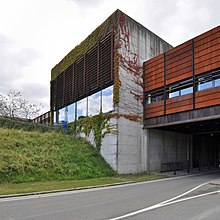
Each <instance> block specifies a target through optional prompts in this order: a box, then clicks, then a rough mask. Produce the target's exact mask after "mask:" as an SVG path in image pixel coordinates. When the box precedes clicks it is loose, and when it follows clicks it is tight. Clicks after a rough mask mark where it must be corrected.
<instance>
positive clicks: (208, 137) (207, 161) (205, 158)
mask: <svg viewBox="0 0 220 220" xmlns="http://www.w3.org/2000/svg"><path fill="white" fill-rule="evenodd" d="M192 146H193V149H192V167H193V168H199V169H202V168H208V169H209V168H211V167H216V168H218V167H219V152H220V150H219V149H220V135H219V134H218V133H204V134H195V135H193V145H192Z"/></svg>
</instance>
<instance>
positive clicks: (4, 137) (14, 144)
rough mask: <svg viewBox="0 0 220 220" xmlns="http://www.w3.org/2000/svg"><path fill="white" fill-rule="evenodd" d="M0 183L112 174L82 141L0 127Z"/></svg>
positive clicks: (95, 152)
mask: <svg viewBox="0 0 220 220" xmlns="http://www.w3.org/2000/svg"><path fill="white" fill-rule="evenodd" d="M0 158H1V160H0V182H16V183H19V182H30V181H46V180H74V179H88V178H94V177H104V176H112V175H114V174H115V172H114V171H113V170H112V169H111V168H110V167H109V165H107V164H106V162H105V161H104V160H103V158H102V157H101V156H100V155H99V154H98V152H97V151H96V150H95V149H94V148H93V147H92V146H91V145H90V144H88V143H87V142H86V141H85V140H84V139H82V138H73V137H70V136H67V135H64V134H61V133H55V132H50V133H48V132H45V133H42V132H36V131H34V132H33V131H32V132H27V131H23V130H16V129H6V128H0Z"/></svg>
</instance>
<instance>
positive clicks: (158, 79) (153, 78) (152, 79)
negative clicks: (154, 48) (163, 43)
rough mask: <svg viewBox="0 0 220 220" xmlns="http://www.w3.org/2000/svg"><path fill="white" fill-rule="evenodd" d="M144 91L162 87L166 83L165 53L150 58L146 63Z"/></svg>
mask: <svg viewBox="0 0 220 220" xmlns="http://www.w3.org/2000/svg"><path fill="white" fill-rule="evenodd" d="M144 69H145V74H144V91H145V92H147V91H150V90H153V89H156V88H160V87H162V86H163V85H164V55H163V54H161V55H159V56H158V57H156V58H154V59H151V60H149V62H146V63H145V65H144Z"/></svg>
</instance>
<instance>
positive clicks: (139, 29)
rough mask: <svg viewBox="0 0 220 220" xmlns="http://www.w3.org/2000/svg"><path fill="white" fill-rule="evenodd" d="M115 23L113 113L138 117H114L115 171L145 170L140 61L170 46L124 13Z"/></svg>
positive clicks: (145, 145) (141, 63) (145, 152)
mask: <svg viewBox="0 0 220 220" xmlns="http://www.w3.org/2000/svg"><path fill="white" fill-rule="evenodd" d="M121 20H123V21H124V23H123V24H119V28H120V30H119V33H120V35H119V37H118V38H116V39H115V40H116V43H117V41H119V42H120V45H121V47H120V48H119V49H118V53H119V54H120V60H119V79H120V82H121V86H120V91H119V97H120V102H119V103H118V106H117V108H116V111H117V113H119V114H122V115H123V114H127V115H130V116H138V117H139V121H134V120H133V121H131V120H130V119H125V118H124V117H121V118H119V120H118V168H117V171H118V172H119V173H140V172H145V171H147V159H146V156H147V155H146V154H147V144H146V140H147V137H146V136H145V135H144V134H145V131H144V130H143V124H142V121H143V105H142V101H143V86H141V85H140V84H141V83H142V74H143V68H142V66H143V61H144V60H147V59H150V58H152V57H154V56H156V55H158V54H160V53H163V52H164V51H166V50H168V49H170V48H171V46H170V45H169V44H167V43H166V42H165V41H163V40H162V39H161V38H159V37H158V36H156V35H155V34H153V33H152V32H151V31H149V30H147V29H146V28H144V27H143V26H142V25H140V24H138V23H136V22H135V21H133V20H132V19H130V18H129V17H126V16H125V19H121Z"/></svg>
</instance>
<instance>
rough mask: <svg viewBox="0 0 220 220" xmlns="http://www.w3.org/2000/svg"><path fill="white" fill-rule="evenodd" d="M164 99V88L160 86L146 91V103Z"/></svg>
mask: <svg viewBox="0 0 220 220" xmlns="http://www.w3.org/2000/svg"><path fill="white" fill-rule="evenodd" d="M163 100H164V89H163V88H160V89H157V90H153V91H151V92H148V93H145V105H149V104H151V103H154V102H160V101H163Z"/></svg>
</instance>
